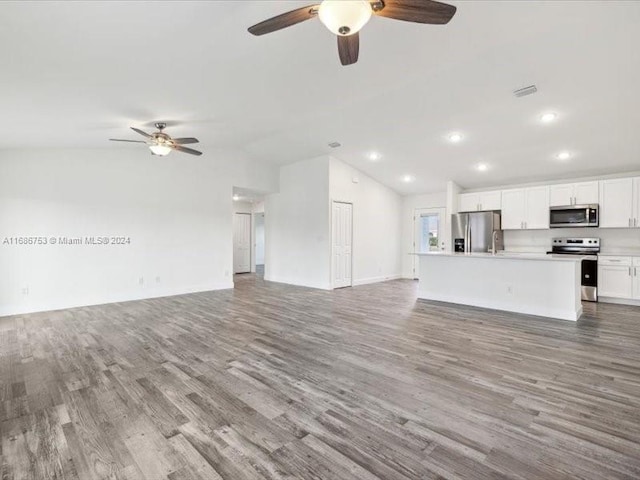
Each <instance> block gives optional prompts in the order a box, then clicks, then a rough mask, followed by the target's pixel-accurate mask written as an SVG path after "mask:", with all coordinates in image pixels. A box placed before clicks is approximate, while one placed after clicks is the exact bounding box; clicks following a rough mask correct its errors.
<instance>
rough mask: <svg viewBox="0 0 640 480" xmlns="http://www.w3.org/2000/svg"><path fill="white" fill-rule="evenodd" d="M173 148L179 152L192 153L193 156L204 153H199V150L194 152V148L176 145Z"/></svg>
mask: <svg viewBox="0 0 640 480" xmlns="http://www.w3.org/2000/svg"><path fill="white" fill-rule="evenodd" d="M171 148H173V149H174V150H177V151H178V152H184V153H190V154H191V155H202V152H199V151H198V150H194V149H193V148H188V147H181V146H180V145H174V146H173V147H171Z"/></svg>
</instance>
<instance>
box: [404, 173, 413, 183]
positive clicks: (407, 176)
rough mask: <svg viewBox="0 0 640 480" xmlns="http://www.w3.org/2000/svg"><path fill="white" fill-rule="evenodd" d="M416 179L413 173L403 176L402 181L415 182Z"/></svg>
mask: <svg viewBox="0 0 640 480" xmlns="http://www.w3.org/2000/svg"><path fill="white" fill-rule="evenodd" d="M414 180H415V178H414V177H413V175H404V176H403V177H402V181H403V182H406V183H410V182H413V181H414Z"/></svg>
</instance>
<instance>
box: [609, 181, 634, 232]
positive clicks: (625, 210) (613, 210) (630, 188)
mask: <svg viewBox="0 0 640 480" xmlns="http://www.w3.org/2000/svg"><path fill="white" fill-rule="evenodd" d="M638 180H639V179H638V178H635V179H634V178H615V179H611V180H602V181H600V202H599V203H600V227H602V228H629V227H633V226H634V225H635V226H638V217H639V216H640V215H638V211H639V210H640V209H639V208H638V207H639V203H640V202H639V200H638V196H639V194H638V189H639V188H640V183H638ZM634 186H635V190H636V193H635V194H634ZM634 207H635V208H634Z"/></svg>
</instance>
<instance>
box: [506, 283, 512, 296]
mask: <svg viewBox="0 0 640 480" xmlns="http://www.w3.org/2000/svg"><path fill="white" fill-rule="evenodd" d="M507 293H508V294H509V295H513V287H512V286H511V285H508V286H507Z"/></svg>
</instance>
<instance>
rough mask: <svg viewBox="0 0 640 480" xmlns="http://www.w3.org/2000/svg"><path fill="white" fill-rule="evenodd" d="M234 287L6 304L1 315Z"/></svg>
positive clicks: (224, 285)
mask: <svg viewBox="0 0 640 480" xmlns="http://www.w3.org/2000/svg"><path fill="white" fill-rule="evenodd" d="M230 288H233V282H232V281H229V282H225V283H217V284H208V285H193V286H190V287H183V288H159V289H154V290H153V291H150V292H148V293H144V294H140V293H125V292H121V293H115V294H110V295H106V296H100V297H95V296H94V297H85V299H84V300H77V299H74V300H59V301H56V302H53V303H52V302H47V303H43V304H30V305H5V306H2V307H0V317H8V316H12V315H23V314H26V313H38V312H50V311H55V310H66V309H69V308H81V307H92V306H95V305H107V304H110V303H121V302H131V301H135V300H147V299H150V298H163V297H174V296H177V295H188V294H190V293H202V292H211V291H216V290H227V289H230Z"/></svg>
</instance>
